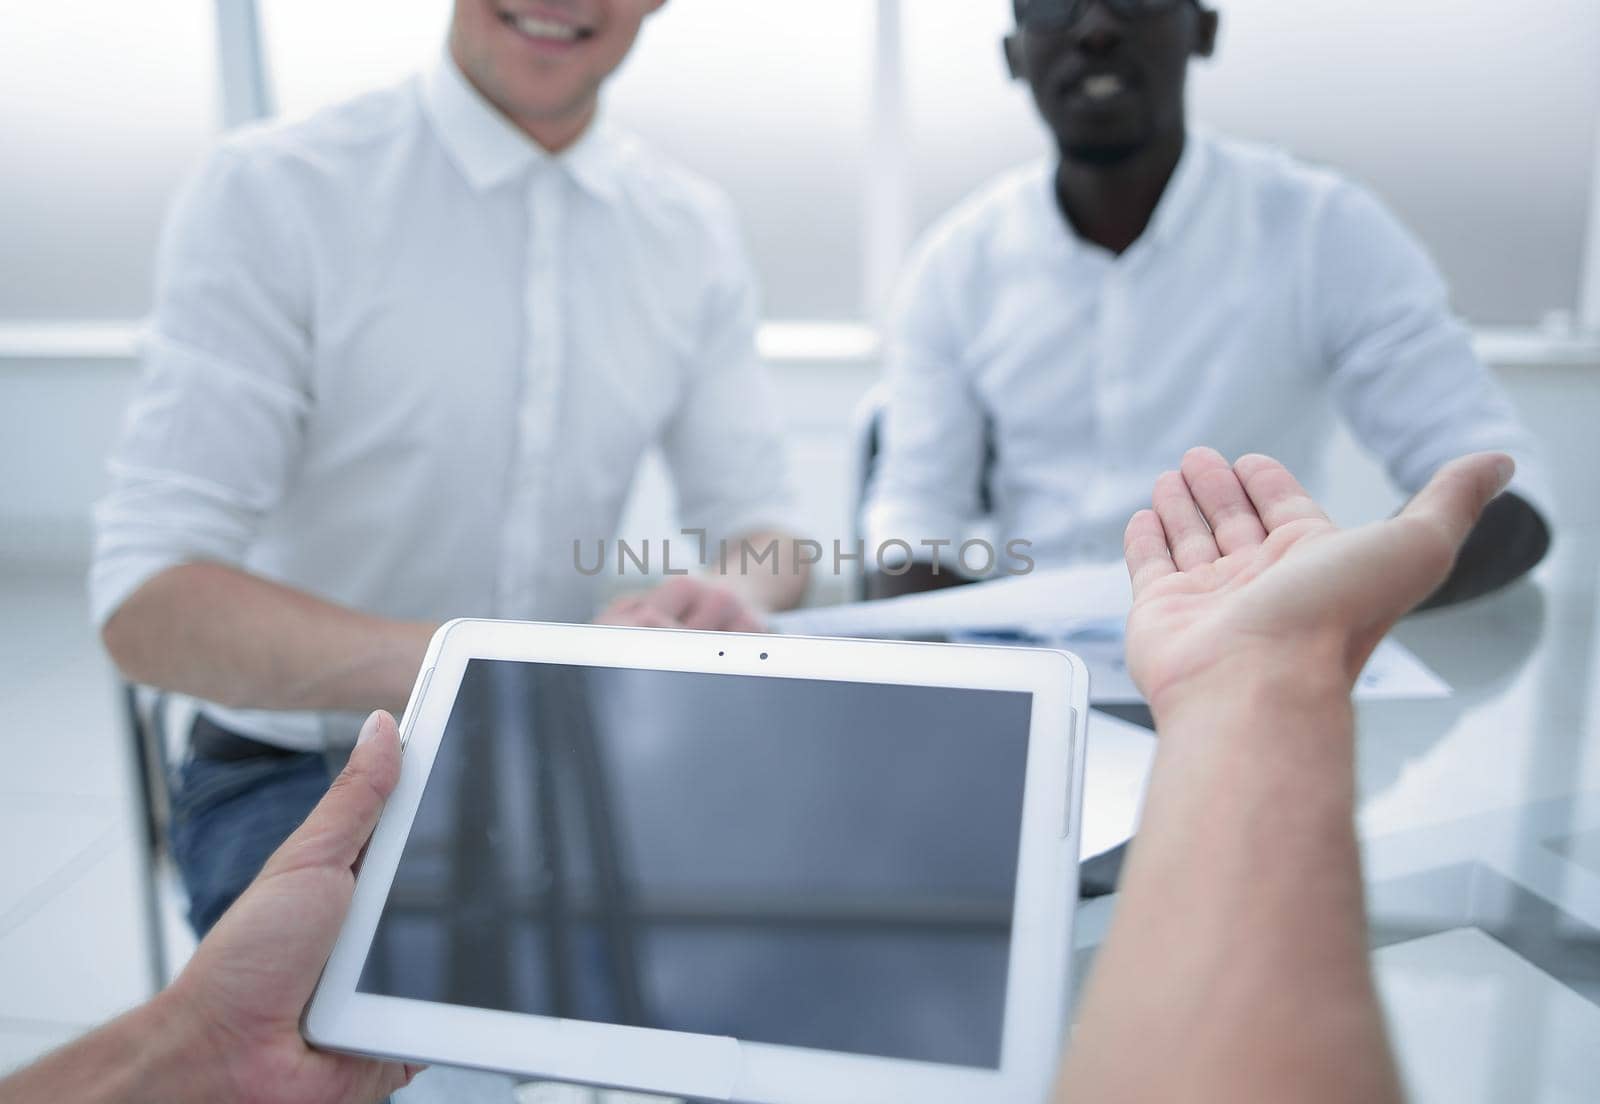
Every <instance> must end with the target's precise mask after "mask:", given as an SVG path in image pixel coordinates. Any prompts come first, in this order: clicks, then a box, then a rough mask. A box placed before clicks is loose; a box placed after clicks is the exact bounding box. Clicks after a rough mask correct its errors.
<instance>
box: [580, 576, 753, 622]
mask: <svg viewBox="0 0 1600 1104" xmlns="http://www.w3.org/2000/svg"><path fill="white" fill-rule="evenodd" d="M595 622H596V623H597V624H601V625H631V626H634V627H636V628H645V629H704V630H707V631H711V632H752V633H758V632H765V631H766V624H765V622H764V621H763V620H762V618H761V616H760V614H758V613H757V612H756V611H755V610H754V609H753V608H751V606H750V605H749V604H747V603H746V602H744V601H743V600H742V599H740V598H739V596H738V595H736V594H735V593H734V592H733V591H732V590H730V589H729V588H728V587H727V586H725V585H722V584H720V583H717V582H707V581H704V580H701V579H690V578H680V579H672V580H670V581H668V582H665V583H662V584H661V585H660V586H658V587H656V588H655V589H654V590H647V591H645V592H644V593H642V594H629V595H624V596H623V597H621V598H618V599H617V600H616V601H614V602H612V603H611V604H610V605H609V606H607V607H606V608H605V609H604V610H602V611H601V613H600V616H598V617H596V618H595Z"/></svg>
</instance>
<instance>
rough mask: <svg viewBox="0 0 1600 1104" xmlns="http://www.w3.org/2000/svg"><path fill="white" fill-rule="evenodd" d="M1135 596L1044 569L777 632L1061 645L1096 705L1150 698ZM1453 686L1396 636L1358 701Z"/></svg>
mask: <svg viewBox="0 0 1600 1104" xmlns="http://www.w3.org/2000/svg"><path fill="white" fill-rule="evenodd" d="M1132 604H1133V595H1132V588H1131V587H1130V586H1129V584H1128V572H1127V569H1126V568H1125V567H1123V566H1122V565H1121V564H1120V563H1117V564H1093V565H1089V566H1084V567H1067V568H1060V569H1058V570H1054V571H1040V572H1036V573H1034V574H1033V575H1029V576H1026V577H1023V578H1016V579H1001V580H996V581H993V582H987V583H978V584H976V585H973V586H963V587H954V588H952V589H950V590H940V591H934V592H932V593H930V594H914V595H909V596H907V597H904V598H891V599H888V600H886V601H882V602H856V603H851V604H847V605H840V606H820V607H817V608H815V609H803V610H795V611H793V612H790V613H780V614H776V615H774V616H773V617H772V618H771V625H772V629H773V631H774V632H782V633H791V634H795V635H801V636H867V637H887V638H894V637H919V636H931V635H938V636H942V637H945V638H946V639H949V640H951V641H955V642H970V643H982V644H1006V645H1017V646H1021V647H1038V648H1059V649H1061V650H1063V651H1068V652H1072V653H1073V654H1075V655H1077V656H1079V657H1081V658H1082V659H1083V661H1084V663H1085V664H1087V665H1088V667H1089V700H1090V701H1091V702H1093V703H1094V704H1097V705H1128V704H1134V703H1138V702H1141V701H1143V700H1144V699H1143V698H1142V697H1141V696H1140V694H1139V691H1138V690H1137V689H1135V688H1134V685H1133V679H1132V678H1130V677H1129V675H1128V668H1127V664H1126V662H1124V658H1123V652H1124V647H1123V626H1124V623H1125V622H1126V620H1127V616H1128V609H1129V607H1130V606H1131V605H1132ZM1449 696H1450V687H1449V686H1448V685H1446V684H1445V682H1444V680H1442V679H1441V678H1439V676H1438V675H1436V674H1434V673H1433V672H1432V671H1431V670H1429V669H1428V667H1427V666H1426V665H1425V664H1424V663H1423V662H1422V661H1421V660H1420V659H1418V658H1417V657H1416V656H1415V655H1414V654H1412V653H1411V652H1410V651H1409V650H1408V649H1407V648H1405V647H1404V646H1403V645H1401V644H1399V643H1398V642H1396V641H1394V640H1385V641H1384V642H1383V643H1382V644H1380V645H1378V649H1377V651H1375V652H1374V653H1373V655H1372V659H1371V660H1370V661H1369V662H1368V664H1367V667H1366V670H1365V671H1363V672H1362V675H1361V679H1360V681H1358V682H1357V683H1356V689H1355V697H1356V699H1357V700H1358V701H1385V700H1397V699H1402V698H1410V699H1427V698H1446V697H1449Z"/></svg>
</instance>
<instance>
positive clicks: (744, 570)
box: [713, 530, 811, 613]
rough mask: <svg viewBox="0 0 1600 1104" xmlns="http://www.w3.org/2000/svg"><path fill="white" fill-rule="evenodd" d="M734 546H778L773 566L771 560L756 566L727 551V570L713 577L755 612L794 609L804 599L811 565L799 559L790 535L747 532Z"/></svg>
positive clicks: (758, 548)
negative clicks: (775, 561)
mask: <svg viewBox="0 0 1600 1104" xmlns="http://www.w3.org/2000/svg"><path fill="white" fill-rule="evenodd" d="M729 544H730V545H731V546H733V547H738V546H739V545H740V544H744V545H748V546H749V547H750V548H751V550H752V557H753V556H754V554H755V553H758V552H765V551H766V550H767V548H768V547H769V546H772V545H776V546H777V553H776V555H777V563H776V567H773V566H770V561H768V562H763V563H762V564H760V565H756V564H755V563H754V562H753V561H752V562H750V563H745V562H743V561H742V560H741V559H740V558H739V557H738V556H737V555H735V554H733V553H731V552H730V554H729V557H728V561H729V562H728V566H727V570H726V571H723V572H721V573H720V574H718V575H715V576H713V578H714V579H715V580H717V581H719V582H721V583H723V584H724V585H725V586H727V588H728V589H729V590H731V591H733V593H734V594H735V595H736V596H737V597H738V598H739V599H740V600H741V601H743V602H744V603H745V605H747V606H748V607H750V608H751V609H752V610H754V611H756V612H758V613H776V612H778V611H779V610H788V609H794V608H795V607H796V606H798V605H799V604H800V603H801V602H802V601H804V600H805V596H806V588H807V587H808V586H810V585H811V568H810V566H809V565H807V564H803V563H800V562H799V557H798V556H797V555H796V541H795V537H794V536H793V534H790V533H783V532H778V531H775V530H773V531H765V530H764V531H762V532H758V533H747V534H745V535H743V536H741V537H740V538H739V539H738V540H735V541H730V542H729Z"/></svg>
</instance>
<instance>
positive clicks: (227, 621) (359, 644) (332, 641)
mask: <svg viewBox="0 0 1600 1104" xmlns="http://www.w3.org/2000/svg"><path fill="white" fill-rule="evenodd" d="M434 628H435V626H433V625H432V624H428V623H423V622H412V621H395V620H390V619H387V618H381V617H373V616H370V615H368V614H364V613H358V612H356V611H354V610H349V609H345V608H344V607H341V606H337V605H334V604H332V603H330V602H325V601H323V600H321V599H319V598H315V597H312V596H311V595H309V594H306V593H304V592H303V591H298V590H295V589H293V588H291V587H287V586H283V585H281V584H278V583H273V582H270V581H268V580H266V579H262V578H259V577H258V576H254V575H250V574H248V573H246V572H244V571H240V570H238V569H236V568H232V567H227V566H224V565H221V564H212V563H192V564H183V565H181V566H179V567H174V568H171V569H169V570H167V571H164V572H162V573H161V574H160V575H157V576H156V577H155V578H153V579H151V580H150V581H149V582H147V583H145V584H144V585H143V586H142V587H140V588H139V589H138V590H137V591H136V592H135V593H134V594H133V596H132V597H130V598H129V599H128V600H127V602H125V603H124V604H123V606H122V608H121V609H119V610H118V611H117V612H116V613H115V614H114V615H113V616H112V617H111V619H110V621H108V622H107V624H106V626H105V629H104V631H103V633H102V637H103V639H104V641H105V644H106V649H107V650H108V651H109V652H110V653H111V657H112V659H114V660H115V661H116V663H117V666H118V667H119V668H121V670H122V672H123V674H124V675H126V676H127V677H128V678H129V679H131V680H132V681H134V682H141V683H146V684H148V685H152V686H159V687H161V688H163V689H166V690H175V691H178V692H180V693H184V694H190V695H193V696H195V697H198V698H203V699H205V700H206V701H213V702H217V703H218V704H221V705H228V706H233V707H236V708H247V709H318V710H346V711H366V710H370V709H377V708H384V709H390V710H393V711H396V712H398V711H399V709H400V708H401V707H403V706H404V705H405V702H406V698H407V696H408V695H409V693H410V690H411V684H412V682H413V680H414V679H415V677H416V672H417V668H418V666H419V665H420V663H421V661H422V657H423V654H424V653H425V652H426V651H427V646H428V640H429V638H430V637H431V635H432V633H433V629H434Z"/></svg>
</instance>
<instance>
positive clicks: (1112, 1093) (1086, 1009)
mask: <svg viewBox="0 0 1600 1104" xmlns="http://www.w3.org/2000/svg"><path fill="white" fill-rule="evenodd" d="M1321 669H1334V665H1333V664H1332V663H1331V662H1330V663H1329V664H1328V665H1327V667H1321V666H1319V665H1318V664H1316V663H1311V662H1309V661H1308V662H1307V663H1306V664H1304V665H1303V669H1302V670H1299V671H1296V672H1289V673H1288V674H1287V677H1284V678H1278V679H1277V680H1276V681H1269V680H1267V679H1265V678H1258V679H1257V680H1256V681H1254V682H1253V683H1252V684H1251V685H1245V684H1243V681H1244V680H1241V683H1239V684H1235V685H1230V686H1226V687H1219V688H1218V690H1217V692H1216V693H1215V694H1211V695H1207V696H1204V697H1202V698H1198V699H1194V700H1195V701H1196V702H1197V705H1196V706H1194V707H1192V708H1189V709H1187V710H1185V711H1182V712H1179V713H1178V714H1176V715H1172V716H1161V717H1159V718H1158V719H1159V720H1160V721H1161V749H1160V752H1159V758H1158V761H1157V766H1156V771H1155V775H1154V777H1153V778H1152V782H1151V790H1150V794H1149V797H1148V799H1147V801H1146V806H1145V807H1146V817H1145V820H1144V822H1143V823H1142V824H1141V826H1140V832H1139V836H1138V838H1137V840H1136V842H1135V844H1134V847H1133V851H1132V855H1131V857H1130V862H1129V866H1128V869H1127V871H1126V872H1125V874H1124V878H1123V887H1124V888H1123V891H1122V895H1121V898H1120V900H1119V903H1118V906H1117V917H1116V921H1115V923H1114V924H1113V927H1112V931H1111V934H1110V936H1109V938H1108V939H1107V942H1106V944H1105V947H1104V949H1103V950H1102V951H1101V953H1100V956H1099V960H1098V962H1097V963H1096V966H1095V969H1094V972H1093V975H1092V976H1091V978H1090V980H1089V987H1088V991H1087V993H1086V996H1085V998H1084V1001H1083V1003H1082V1005H1081V1012H1082V1015H1081V1019H1080V1022H1079V1027H1078V1031H1077V1034H1076V1037H1075V1039H1074V1040H1073V1046H1072V1050H1071V1053H1070V1055H1069V1057H1068V1061H1067V1064H1066V1066H1065V1068H1064V1070H1063V1074H1062V1085H1061V1090H1062V1091H1061V1097H1062V1098H1063V1099H1067V1098H1070V1099H1072V1100H1074V1101H1080V1100H1089V1101H1093V1100H1099V1099H1106V1098H1115V1099H1119V1100H1166V1099H1176V1098H1179V1097H1182V1098H1184V1099H1190V1100H1196V1099H1201V1100H1219V1101H1222V1100H1226V1101H1238V1100H1288V1099H1293V1100H1298V1101H1315V1100H1323V1099H1326V1100H1329V1101H1334V1100H1338V1101H1346V1100H1364V1101H1383V1100H1398V1099H1399V1098H1400V1090H1399V1087H1398V1079H1397V1075H1396V1073H1395V1069H1394V1064H1393V1061H1392V1058H1391V1056H1390V1054H1389V1051H1388V1046H1387V1042H1386V1040H1385V1035H1384V1028H1383V1017H1382V1013H1381V1011H1380V1009H1379V1006H1378V1003H1377V999H1376V995H1375V991H1374V989H1373V985H1372V980H1371V974H1370V969H1369V964H1368V959H1367V950H1366V940H1365V932H1366V921H1365V914H1364V907H1363V895H1362V885H1361V875H1360V862H1359V853H1358V849H1357V844H1356V839H1355V833H1354V828H1353V823H1352V816H1353V805H1354V797H1353V794H1354V764H1353V751H1352V720H1351V710H1350V705H1349V700H1348V696H1347V695H1346V694H1343V693H1341V692H1339V691H1338V690H1337V688H1334V689H1331V690H1327V691H1322V692H1316V693H1312V692H1309V691H1307V690H1306V680H1307V679H1309V678H1311V677H1312V676H1313V673H1314V672H1316V671H1318V670H1321ZM1274 687H1275V688H1276V689H1273V688H1274ZM1291 691H1292V693H1293V697H1292V698H1287V699H1286V698H1285V697H1284V696H1283V695H1284V694H1285V693H1286V692H1291Z"/></svg>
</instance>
